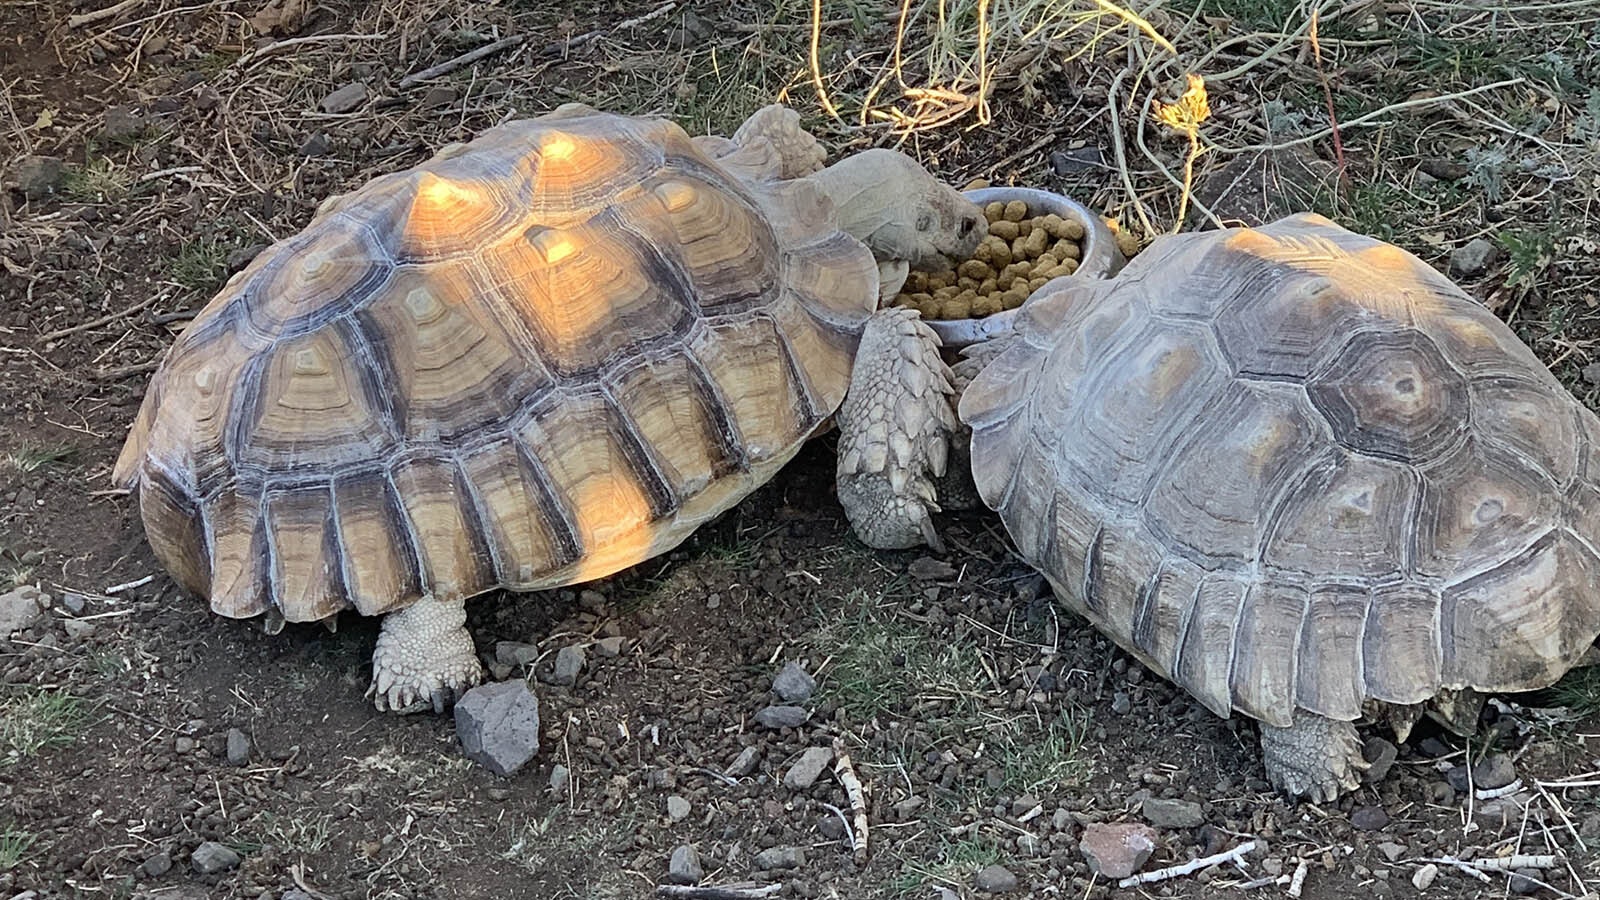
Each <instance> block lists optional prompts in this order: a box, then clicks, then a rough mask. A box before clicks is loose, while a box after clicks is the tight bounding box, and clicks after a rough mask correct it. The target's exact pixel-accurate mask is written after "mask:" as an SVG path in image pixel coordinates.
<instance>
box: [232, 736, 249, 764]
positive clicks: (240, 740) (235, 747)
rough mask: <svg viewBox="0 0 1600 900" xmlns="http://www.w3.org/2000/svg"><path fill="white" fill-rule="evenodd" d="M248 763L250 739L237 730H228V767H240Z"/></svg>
mask: <svg viewBox="0 0 1600 900" xmlns="http://www.w3.org/2000/svg"><path fill="white" fill-rule="evenodd" d="M249 761H250V739H249V738H247V737H245V736H244V732H242V731H240V730H239V729H237V728H229V729H228V765H230V766H242V765H244V764H245V763H247V762H249Z"/></svg>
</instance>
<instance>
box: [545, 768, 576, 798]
mask: <svg viewBox="0 0 1600 900" xmlns="http://www.w3.org/2000/svg"><path fill="white" fill-rule="evenodd" d="M571 783H572V770H571V769H569V768H567V767H566V766H563V765H562V764H560V763H556V764H555V765H554V766H552V767H551V769H550V793H552V794H564V793H566V792H567V785H568V784H571Z"/></svg>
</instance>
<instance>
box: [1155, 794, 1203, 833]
mask: <svg viewBox="0 0 1600 900" xmlns="http://www.w3.org/2000/svg"><path fill="white" fill-rule="evenodd" d="M1139 812H1140V814H1142V815H1143V816H1144V818H1145V821H1147V822H1149V823H1150V824H1151V825H1154V826H1155V827H1157V828H1199V827H1200V826H1201V825H1202V824H1203V823H1204V822H1205V820H1206V817H1205V814H1204V813H1202V812H1201V811H1200V804H1198V803H1191V802H1189V801H1187V800H1161V799H1158V798H1156V797H1151V798H1150V799H1149V800H1146V801H1145V802H1144V803H1143V804H1141V805H1140V807H1139Z"/></svg>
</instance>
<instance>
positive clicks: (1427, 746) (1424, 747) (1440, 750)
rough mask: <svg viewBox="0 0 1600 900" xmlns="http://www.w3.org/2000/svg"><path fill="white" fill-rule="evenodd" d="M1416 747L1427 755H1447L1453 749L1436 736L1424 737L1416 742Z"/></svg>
mask: <svg viewBox="0 0 1600 900" xmlns="http://www.w3.org/2000/svg"><path fill="white" fill-rule="evenodd" d="M1417 749H1418V750H1421V751H1422V752H1423V753H1426V754H1428V755H1429V756H1449V755H1450V754H1451V753H1453V752H1454V751H1453V750H1451V749H1450V745H1449V744H1446V743H1445V742H1444V741H1441V740H1439V739H1438V738H1436V737H1425V738H1423V739H1422V741H1421V742H1419V743H1418V744H1417Z"/></svg>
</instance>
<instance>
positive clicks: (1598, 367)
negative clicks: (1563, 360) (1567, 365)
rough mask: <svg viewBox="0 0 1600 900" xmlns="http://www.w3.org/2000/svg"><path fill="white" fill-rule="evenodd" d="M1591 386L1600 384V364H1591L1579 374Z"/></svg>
mask: <svg viewBox="0 0 1600 900" xmlns="http://www.w3.org/2000/svg"><path fill="white" fill-rule="evenodd" d="M1578 374H1579V375H1581V376H1583V380H1584V381H1587V382H1588V383H1590V384H1600V362H1597V363H1590V364H1588V365H1587V366H1584V367H1583V368H1582V369H1581V370H1579V372H1578Z"/></svg>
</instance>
